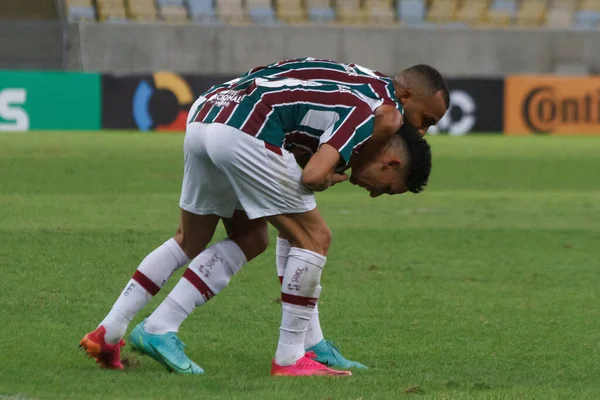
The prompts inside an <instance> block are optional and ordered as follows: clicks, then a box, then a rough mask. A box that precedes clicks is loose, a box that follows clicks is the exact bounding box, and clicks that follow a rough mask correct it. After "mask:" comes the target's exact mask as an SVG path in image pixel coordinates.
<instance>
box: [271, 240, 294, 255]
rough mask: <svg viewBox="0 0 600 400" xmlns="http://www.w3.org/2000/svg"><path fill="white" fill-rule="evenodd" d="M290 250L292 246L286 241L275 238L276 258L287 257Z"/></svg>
mask: <svg viewBox="0 0 600 400" xmlns="http://www.w3.org/2000/svg"><path fill="white" fill-rule="evenodd" d="M291 248H292V245H291V244H290V242H288V241H287V239H283V238H280V237H279V236H277V247H275V255H276V256H277V257H287V256H288V254H289V252H290V249H291Z"/></svg>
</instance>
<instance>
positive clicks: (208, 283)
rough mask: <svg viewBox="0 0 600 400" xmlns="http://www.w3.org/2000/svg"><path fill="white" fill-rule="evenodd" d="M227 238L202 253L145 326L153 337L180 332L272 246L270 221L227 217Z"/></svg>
mask: <svg viewBox="0 0 600 400" xmlns="http://www.w3.org/2000/svg"><path fill="white" fill-rule="evenodd" d="M222 220H223V225H224V226H225V229H226V231H227V238H225V239H223V240H221V241H219V242H217V243H215V244H214V245H212V246H210V247H209V248H207V249H206V250H204V251H203V252H202V253H200V254H199V255H198V256H197V257H196V258H195V259H194V260H193V261H192V262H191V263H190V266H189V267H188V270H187V271H186V272H185V273H184V277H183V278H184V279H182V281H180V282H179V283H178V284H177V285H176V286H175V288H174V289H173V291H171V293H170V294H169V295H168V297H167V298H166V299H165V300H164V301H163V302H162V303H161V304H160V305H159V306H158V308H157V309H156V311H154V312H153V313H152V315H151V316H150V317H149V318H148V320H147V321H146V323H145V326H144V328H145V330H146V332H148V333H152V334H166V333H168V332H178V331H179V327H180V326H181V324H182V323H183V321H184V320H185V319H186V318H187V317H188V315H189V314H191V313H192V311H193V310H194V309H195V308H197V307H199V306H201V305H203V304H205V303H206V302H207V301H208V300H210V299H211V298H212V297H214V296H216V295H217V294H218V293H219V292H220V291H221V290H223V289H224V288H225V287H226V286H227V285H228V284H229V282H230V280H231V278H232V277H233V275H235V274H236V273H237V272H238V271H239V270H240V269H241V268H242V267H243V266H244V265H245V264H246V263H247V262H249V261H250V260H252V259H253V258H255V257H257V256H258V255H259V254H261V253H262V252H264V251H265V250H266V248H267V246H268V241H269V237H268V230H267V222H266V221H265V220H264V219H262V218H261V219H256V220H250V219H248V217H247V216H246V213H245V212H244V211H242V210H236V211H235V213H234V214H233V216H232V217H231V218H223V219H222Z"/></svg>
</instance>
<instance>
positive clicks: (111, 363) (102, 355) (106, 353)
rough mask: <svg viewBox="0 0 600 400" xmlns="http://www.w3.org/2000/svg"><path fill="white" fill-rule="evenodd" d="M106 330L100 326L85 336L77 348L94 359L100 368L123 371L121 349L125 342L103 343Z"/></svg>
mask: <svg viewBox="0 0 600 400" xmlns="http://www.w3.org/2000/svg"><path fill="white" fill-rule="evenodd" d="M104 335H106V329H105V328H104V327H103V326H102V325H100V326H99V327H98V328H97V329H96V330H95V331H92V332H90V333H88V334H87V335H85V336H84V337H83V339H81V342H79V347H80V348H81V349H83V350H84V351H85V352H86V353H87V354H88V356H89V357H90V358H95V359H96V363H98V364H99V365H100V366H101V367H102V368H109V369H123V364H122V363H121V347H123V346H125V342H124V341H123V340H121V341H120V342H119V343H117V344H110V343H106V342H105V341H104Z"/></svg>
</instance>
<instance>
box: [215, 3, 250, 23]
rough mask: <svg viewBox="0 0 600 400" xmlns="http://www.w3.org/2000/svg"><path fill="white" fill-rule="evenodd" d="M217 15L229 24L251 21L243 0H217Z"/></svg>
mask: <svg viewBox="0 0 600 400" xmlns="http://www.w3.org/2000/svg"><path fill="white" fill-rule="evenodd" d="M216 6H217V16H218V17H219V19H220V20H221V21H223V22H225V23H227V24H232V25H245V24H247V23H248V22H249V20H248V15H247V13H246V8H245V7H244V4H243V1H242V0H216Z"/></svg>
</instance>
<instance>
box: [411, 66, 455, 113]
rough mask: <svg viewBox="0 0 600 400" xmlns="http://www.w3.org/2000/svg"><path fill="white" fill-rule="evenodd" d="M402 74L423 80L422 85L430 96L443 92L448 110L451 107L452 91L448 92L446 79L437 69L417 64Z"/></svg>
mask: <svg viewBox="0 0 600 400" xmlns="http://www.w3.org/2000/svg"><path fill="white" fill-rule="evenodd" d="M402 74H409V75H413V74H414V75H417V76H418V77H419V78H420V79H421V82H420V84H421V85H423V88H424V89H425V90H426V91H427V92H428V94H435V93H437V92H439V91H441V92H442V96H444V102H445V103H446V108H448V107H450V91H449V90H448V85H446V81H445V80H444V77H443V76H442V74H440V72H439V71H438V70H437V69H435V68H433V67H432V66H431V65H427V64H417V65H413V66H412V67H409V68H407V69H405V70H404V71H402Z"/></svg>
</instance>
